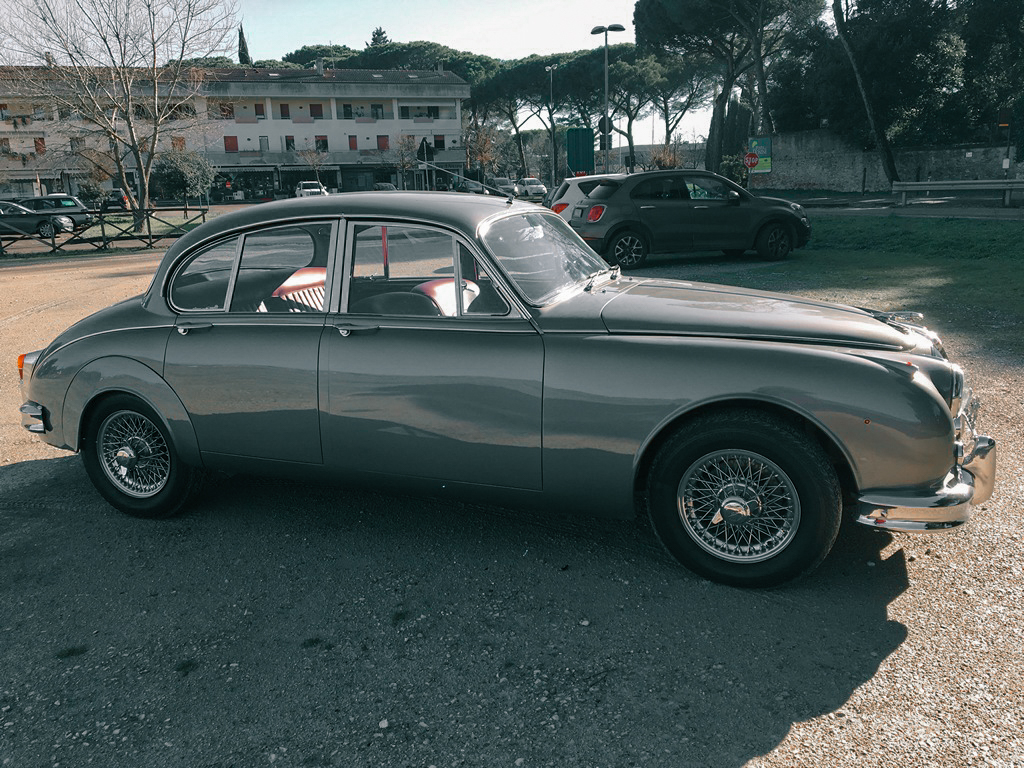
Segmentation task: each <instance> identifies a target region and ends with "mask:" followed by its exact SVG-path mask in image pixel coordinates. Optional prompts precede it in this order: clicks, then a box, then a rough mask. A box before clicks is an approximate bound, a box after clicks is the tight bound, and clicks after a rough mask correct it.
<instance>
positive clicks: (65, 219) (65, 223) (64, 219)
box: [56, 216, 74, 227]
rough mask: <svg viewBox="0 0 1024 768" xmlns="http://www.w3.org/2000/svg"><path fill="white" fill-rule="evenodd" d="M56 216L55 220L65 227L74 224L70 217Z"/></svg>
mask: <svg viewBox="0 0 1024 768" xmlns="http://www.w3.org/2000/svg"><path fill="white" fill-rule="evenodd" d="M56 218H57V221H59V222H60V223H61V225H62V226H65V227H72V226H74V222H73V221H71V219H69V218H68V217H67V216H57V217H56Z"/></svg>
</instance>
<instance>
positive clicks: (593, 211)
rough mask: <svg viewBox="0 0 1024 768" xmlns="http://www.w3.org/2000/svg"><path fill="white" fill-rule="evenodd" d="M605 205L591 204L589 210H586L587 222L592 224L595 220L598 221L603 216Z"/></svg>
mask: <svg viewBox="0 0 1024 768" xmlns="http://www.w3.org/2000/svg"><path fill="white" fill-rule="evenodd" d="M604 211H605V206H603V205H593V206H591V207H590V210H589V211H587V222H589V223H590V224H593V223H594V222H596V221H600V220H601V217H602V216H604Z"/></svg>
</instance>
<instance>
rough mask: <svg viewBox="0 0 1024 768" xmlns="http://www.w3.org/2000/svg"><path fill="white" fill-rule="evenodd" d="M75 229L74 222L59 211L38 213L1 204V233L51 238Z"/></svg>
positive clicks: (13, 205) (21, 206)
mask: <svg viewBox="0 0 1024 768" xmlns="http://www.w3.org/2000/svg"><path fill="white" fill-rule="evenodd" d="M74 229H75V224H74V222H73V221H71V219H70V218H69V217H68V216H64V215H63V214H60V213H58V212H57V211H54V210H51V211H49V212H39V213H37V212H36V211H30V210H29V209H28V208H26V207H25V206H23V205H18V204H17V203H9V202H0V232H3V233H8V234H14V235H39V236H40V237H45V238H51V237H53V236H54V235H59V234H60V233H62V232H72V231H74Z"/></svg>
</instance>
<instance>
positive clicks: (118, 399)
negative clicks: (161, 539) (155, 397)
mask: <svg viewBox="0 0 1024 768" xmlns="http://www.w3.org/2000/svg"><path fill="white" fill-rule="evenodd" d="M82 461H83V463H84V464H85V471H86V473H87V474H88V475H89V479H90V480H92V483H93V485H95V486H96V490H98V491H99V492H100V495H102V496H103V498H105V499H106V500H107V501H108V502H110V504H111V505H112V506H114V507H115V508H117V509H119V510H121V511H122V512H124V513H125V514H128V515H131V516H133V517H142V518H148V519H159V518H166V517H172V516H173V515H176V514H178V513H179V512H182V511H184V510H185V509H186V508H187V507H188V506H189V504H190V503H191V502H192V500H193V498H194V497H195V495H196V494H197V492H198V491H199V489H200V487H201V485H202V478H203V472H202V470H201V469H199V468H198V467H192V466H189V465H187V464H185V463H184V462H182V461H181V459H180V458H179V456H178V453H177V451H176V450H175V449H174V442H173V439H172V438H171V436H170V433H169V432H168V430H167V428H166V427H165V426H164V424H163V422H162V421H161V419H160V418H159V417H158V416H157V415H156V413H155V412H154V411H153V409H152V408H150V407H149V406H148V405H146V404H145V403H143V402H142V401H141V400H139V399H138V398H136V397H132V396H130V395H116V396H114V397H111V398H109V399H107V400H104V401H103V402H102V403H100V404H99V406H98V407H97V408H96V409H95V410H94V411H93V412H92V414H90V416H89V418H88V420H87V421H86V424H85V430H84V433H83V436H82Z"/></svg>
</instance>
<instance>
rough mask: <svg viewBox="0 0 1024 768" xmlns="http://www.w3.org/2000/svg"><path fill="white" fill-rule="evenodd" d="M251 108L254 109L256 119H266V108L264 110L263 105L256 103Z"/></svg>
mask: <svg viewBox="0 0 1024 768" xmlns="http://www.w3.org/2000/svg"><path fill="white" fill-rule="evenodd" d="M253 109H254V110H255V111H256V119H257V120H266V119H267V113H266V110H265V108H264V106H263V105H262V104H256V105H255V107H253Z"/></svg>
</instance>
